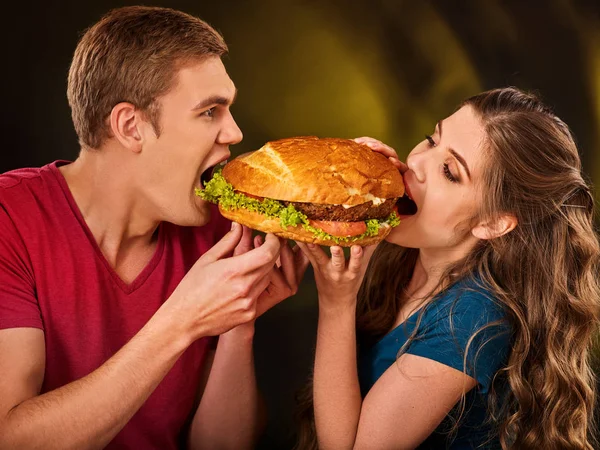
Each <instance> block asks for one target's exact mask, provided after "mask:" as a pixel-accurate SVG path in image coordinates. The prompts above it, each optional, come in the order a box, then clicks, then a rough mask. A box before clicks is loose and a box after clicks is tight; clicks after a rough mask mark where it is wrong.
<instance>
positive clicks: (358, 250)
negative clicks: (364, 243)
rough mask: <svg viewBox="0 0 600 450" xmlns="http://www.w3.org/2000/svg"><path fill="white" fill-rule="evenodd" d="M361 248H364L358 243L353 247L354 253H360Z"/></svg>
mask: <svg viewBox="0 0 600 450" xmlns="http://www.w3.org/2000/svg"><path fill="white" fill-rule="evenodd" d="M361 250H362V249H361V248H360V247H359V246H357V245H355V246H353V247H352V253H354V254H355V255H360V252H361Z"/></svg>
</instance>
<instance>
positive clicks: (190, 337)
mask: <svg viewBox="0 0 600 450" xmlns="http://www.w3.org/2000/svg"><path fill="white" fill-rule="evenodd" d="M184 317H185V316H184ZM146 328H147V331H148V332H149V333H152V334H154V335H156V336H157V338H158V339H160V340H163V341H168V342H169V343H171V344H172V347H173V349H174V351H181V352H182V353H183V352H184V351H185V350H186V349H187V348H188V347H189V346H190V345H191V344H192V343H193V342H194V341H196V340H197V339H199V338H201V337H203V336H195V335H194V334H193V333H192V330H193V328H192V327H191V326H189V325H188V323H187V321H185V320H181V318H180V317H179V315H178V314H176V311H173V310H172V309H171V308H169V305H168V302H165V303H164V304H163V306H162V307H161V308H159V309H158V311H157V312H156V313H155V314H154V315H153V316H152V317H151V318H150V320H149V321H148V323H147V324H146V326H145V327H144V329H146Z"/></svg>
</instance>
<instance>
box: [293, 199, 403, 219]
mask: <svg viewBox="0 0 600 450" xmlns="http://www.w3.org/2000/svg"><path fill="white" fill-rule="evenodd" d="M397 200H398V199H397V198H388V199H387V200H385V201H384V202H383V203H382V204H380V205H377V206H376V205H374V204H373V202H366V203H362V204H360V205H356V206H352V207H350V208H347V209H346V208H344V207H343V206H342V205H321V204H315V203H298V202H284V203H285V205H286V206H287V205H289V204H292V205H294V208H296V210H298V211H300V212H302V213H304V214H306V217H308V218H309V219H312V220H335V221H339V222H359V221H361V220H368V219H385V218H386V217H387V216H389V215H390V214H391V213H392V210H393V208H394V204H395V203H396V201H397Z"/></svg>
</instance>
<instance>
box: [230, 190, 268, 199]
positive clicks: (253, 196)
mask: <svg viewBox="0 0 600 450" xmlns="http://www.w3.org/2000/svg"><path fill="white" fill-rule="evenodd" d="M236 192H238V193H240V194H244V195H245V196H246V197H249V198H254V199H256V200H260V201H262V200H263V198H264V197H259V196H258V195H252V194H248V193H247V192H242V191H236Z"/></svg>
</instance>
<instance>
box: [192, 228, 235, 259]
mask: <svg viewBox="0 0 600 450" xmlns="http://www.w3.org/2000/svg"><path fill="white" fill-rule="evenodd" d="M242 231H243V230H242V226H241V225H240V224H239V223H236V222H231V231H230V232H229V233H227V234H226V235H225V236H223V237H222V238H221V240H220V241H219V242H217V243H216V244H215V245H214V246H213V247H212V248H211V249H210V250H209V251H207V252H206V253H205V254H204V255H202V257H201V258H200V259H199V260H198V262H199V263H201V265H207V264H210V263H213V262H215V261H218V260H219V259H222V258H225V257H226V256H228V255H230V254H231V253H232V252H233V250H234V249H235V247H236V246H237V245H238V244H239V242H240V240H241V238H242Z"/></svg>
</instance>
